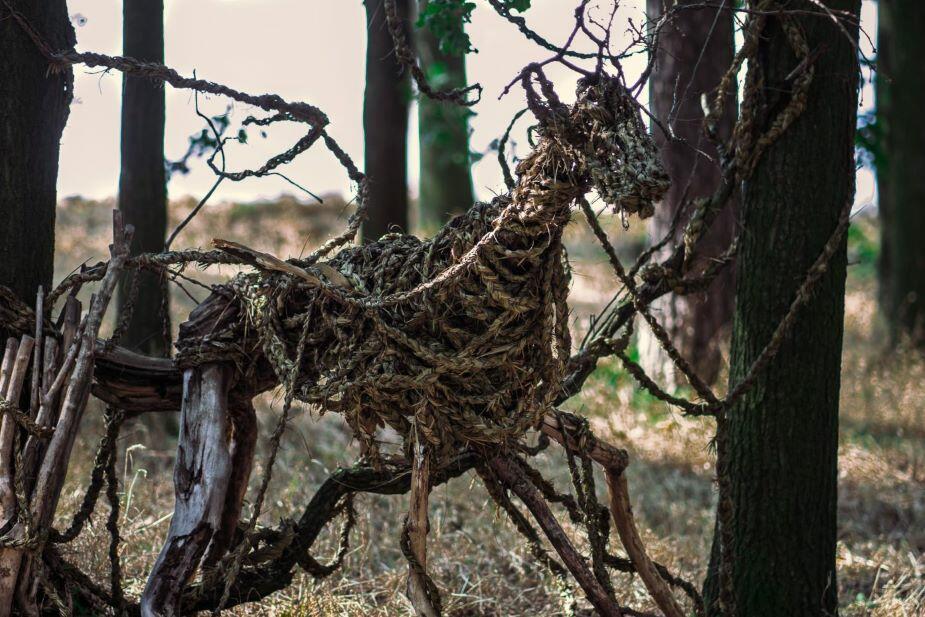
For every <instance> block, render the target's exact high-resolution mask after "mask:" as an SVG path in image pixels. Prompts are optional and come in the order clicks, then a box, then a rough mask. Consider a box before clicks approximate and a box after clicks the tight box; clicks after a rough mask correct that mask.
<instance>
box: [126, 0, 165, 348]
mask: <svg viewBox="0 0 925 617" xmlns="http://www.w3.org/2000/svg"><path fill="white" fill-rule="evenodd" d="M122 50H123V54H124V55H126V56H129V57H132V58H135V59H137V60H145V61H149V62H161V63H162V62H163V61H164V5H163V0H125V2H124V4H123V5H122ZM122 79H123V81H122V142H121V143H122V146H121V148H122V172H121V174H120V176H119V210H121V211H122V213H123V216H124V217H125V221H126V223H128V224H131V225H134V226H135V230H136V231H135V241H134V242H133V243H132V254H133V255H137V254H138V253H145V252H151V253H156V252H159V251H162V250H163V249H164V236H165V234H166V233H167V178H166V172H165V168H164V116H165V111H164V87H163V85H162V84H159V83H157V82H155V81H154V80H151V79H147V78H145V77H133V76H131V75H125V76H124V77H123V78H122ZM136 276H137V277H138V280H137V282H136V281H133V278H134V277H136ZM133 285H137V296H136V297H135V299H134V302H133V306H132V308H131V309H129V310H131V312H132V313H131V319H130V320H129V322H128V327H127V329H126V330H125V332H124V333H123V335H122V340H121V341H120V342H121V343H122V344H123V345H124V346H125V347H128V348H129V349H133V350H135V351H139V352H141V353H144V354H148V355H153V356H165V355H167V353H168V351H169V350H168V346H169V344H170V342H169V340H167V339H168V336H165V334H167V335H169V330H167V331H166V332H165V327H164V318H168V315H167V313H166V312H164V311H163V307H164V303H165V300H166V295H167V293H168V292H167V286H166V284H165V281H164V279H163V277H162V276H161V275H160V274H158V273H155V272H148V271H142V270H134V271H132V272H131V273H130V274H128V275H126V276H125V277H123V279H122V281H121V283H120V285H119V296H118V301H119V302H118V303H119V312H120V314H121V313H122V312H123V311H125V310H126V309H127V306H126V303H127V302H129V300H130V296H131V291H132V287H133Z"/></svg>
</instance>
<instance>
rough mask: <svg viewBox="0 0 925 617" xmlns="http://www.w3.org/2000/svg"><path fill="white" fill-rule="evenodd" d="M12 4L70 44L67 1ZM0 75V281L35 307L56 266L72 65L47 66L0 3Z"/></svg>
mask: <svg viewBox="0 0 925 617" xmlns="http://www.w3.org/2000/svg"><path fill="white" fill-rule="evenodd" d="M13 6H14V7H15V8H16V10H17V11H19V12H20V13H22V14H23V16H24V17H25V18H26V19H27V20H28V21H29V22H30V23H31V24H32V26H33V27H35V29H36V30H37V31H38V32H39V33H41V35H42V36H43V37H44V38H45V39H46V40H48V42H49V44H50V45H51V46H52V47H53V48H54V49H69V48H71V47H73V45H74V43H75V38H74V29H73V28H72V27H71V23H70V21H69V19H68V14H67V5H66V3H65V2H64V0H47V1H44V2H38V1H37V0H22V1H20V2H16V3H14V4H13ZM0 75H2V78H0V118H2V130H0V221H3V223H2V225H0V285H5V286H7V287H9V288H10V289H12V290H13V292H14V293H15V294H16V295H17V296H19V298H20V299H21V300H22V301H23V302H25V303H26V304H27V305H29V306H32V305H33V303H34V302H35V292H36V289H37V288H38V286H39V285H43V286H44V287H45V289H49V288H50V286H51V280H52V275H53V273H54V263H53V262H54V247H55V203H56V191H55V185H56V183H57V180H58V152H59V144H60V142H61V132H62V131H63V130H64V125H65V123H66V122H67V117H68V113H69V107H70V104H71V99H72V98H73V88H74V73H73V71H72V70H71V68H70V67H66V68H60V69H59V70H56V71H50V70H49V64H48V61H47V60H46V59H45V58H44V57H43V56H42V54H41V53H39V50H38V48H36V46H35V43H33V42H32V41H31V40H30V39H29V37H28V36H27V35H26V33H25V32H24V31H23V29H22V27H21V26H20V25H19V23H18V22H17V21H16V20H15V19H13V18H12V17H10V16H9V14H8V11H7V10H6V7H2V8H0ZM0 334H2V333H0ZM6 334H11V333H6Z"/></svg>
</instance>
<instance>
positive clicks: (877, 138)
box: [872, 0, 895, 333]
mask: <svg viewBox="0 0 925 617" xmlns="http://www.w3.org/2000/svg"><path fill="white" fill-rule="evenodd" d="M893 1H894V0H878V2H877V71H876V73H874V93H875V94H874V96H875V103H876V109H875V113H876V132H875V134H874V135H873V136H872V145H873V152H872V154H873V162H874V169H875V171H876V173H877V214H878V215H879V217H880V253H879V255H878V258H877V286H878V289H877V292H878V294H879V300H880V306H881V308H882V309H883V314H884V315H885V316H886V319H887V323H888V324H890V325H891V326H892V315H891V313H892V307H891V305H892V302H893V297H892V294H891V287H892V286H891V284H890V283H891V279H892V274H893V264H892V259H891V257H892V253H893V251H892V240H891V238H890V236H891V235H892V232H893V224H894V223H893V205H892V204H893V191H892V188H891V186H892V182H891V179H890V172H889V167H888V161H889V157H888V156H887V154H888V150H889V138H890V137H889V127H890V122H891V120H892V117H891V113H890V85H891V82H892V75H893V62H892V58H891V51H890V48H891V45H892V36H893ZM891 329H892V328H891ZM893 332H894V333H895V330H893Z"/></svg>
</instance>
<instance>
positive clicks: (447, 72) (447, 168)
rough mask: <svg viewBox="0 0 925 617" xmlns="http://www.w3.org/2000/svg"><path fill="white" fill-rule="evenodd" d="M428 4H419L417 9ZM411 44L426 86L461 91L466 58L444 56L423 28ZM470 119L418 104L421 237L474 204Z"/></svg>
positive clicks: (446, 106)
mask: <svg viewBox="0 0 925 617" xmlns="http://www.w3.org/2000/svg"><path fill="white" fill-rule="evenodd" d="M428 1H429V0H421V2H420V7H421V9H423V8H424V7H426V6H427V3H428ZM459 27H460V28H462V27H463V24H462V23H460V24H459ZM415 40H416V42H417V49H418V55H419V56H420V58H421V64H422V66H423V69H424V73H425V74H426V75H427V80H428V82H429V83H430V85H431V87H433V88H434V89H435V90H444V89H454V88H465V87H466V85H467V83H466V57H465V55H451V54H446V53H443V52H442V51H441V50H440V48H439V45H438V41H437V39H436V37H435V36H434V35H433V34H432V33H431V32H430V30H427V29H426V28H419V29H417V30H416V31H415ZM471 114H472V112H471V111H470V110H469V108H468V107H463V106H461V105H455V104H453V103H448V102H444V101H435V100H432V99H430V98H429V97H427V96H421V97H420V99H419V100H418V141H419V143H420V153H421V154H420V159H421V162H420V181H419V182H420V193H419V196H418V207H417V213H418V220H417V224H418V227H420V228H422V229H423V230H424V231H426V232H432V231H435V230H437V229H438V228H439V227H440V226H441V225H443V224H444V223H446V222H447V221H448V220H449V219H450V218H452V217H453V216H455V215H457V214H461V213H463V212H465V211H466V210H468V209H469V208H471V207H472V204H473V203H474V202H475V196H474V195H473V192H472V172H471V168H470V163H469V116H470V115H471Z"/></svg>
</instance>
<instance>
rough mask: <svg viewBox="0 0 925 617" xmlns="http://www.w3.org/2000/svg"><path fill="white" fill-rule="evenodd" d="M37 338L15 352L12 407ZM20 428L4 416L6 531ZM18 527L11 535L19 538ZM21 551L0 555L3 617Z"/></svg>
mask: <svg viewBox="0 0 925 617" xmlns="http://www.w3.org/2000/svg"><path fill="white" fill-rule="evenodd" d="M34 345H35V339H33V338H32V337H31V336H29V335H27V334H26V335H23V337H22V340H21V341H20V343H19V346H18V348H17V350H16V360H15V361H14V362H13V368H12V370H11V371H10V375H9V379H8V380H7V383H6V388H5V389H4V391H3V397H4V398H6V399H7V400H8V401H10V402H12V403H13V404H17V403H18V401H19V398H20V396H21V395H22V390H23V386H24V385H25V382H26V373H27V370H28V368H29V361H30V356H31V355H32V348H33V347H34ZM18 430H19V427H18V426H17V424H16V421H15V420H14V419H13V417H12V416H11V415H9V414H4V416H3V426H2V428H0V523H2V524H3V526H4V528H7V527H8V526H9V524H10V523H11V522H12V521H13V520H14V518H15V516H16V492H15V490H16V489H15V486H14V482H13V458H12V457H13V442H14V438H15V436H16V432H17V431H18ZM16 531H17V530H16V526H14V527H13V529H12V530H11V531H10V532H9V533H8V535H9V536H10V537H13V538H16V537H18V534H17V533H16ZM20 555H21V553H20V552H19V551H10V550H3V551H2V552H0V617H7V616H8V615H10V613H11V612H12V610H13V597H14V596H15V594H16V581H17V574H18V572H19V562H20Z"/></svg>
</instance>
